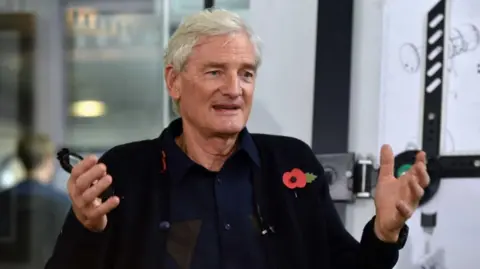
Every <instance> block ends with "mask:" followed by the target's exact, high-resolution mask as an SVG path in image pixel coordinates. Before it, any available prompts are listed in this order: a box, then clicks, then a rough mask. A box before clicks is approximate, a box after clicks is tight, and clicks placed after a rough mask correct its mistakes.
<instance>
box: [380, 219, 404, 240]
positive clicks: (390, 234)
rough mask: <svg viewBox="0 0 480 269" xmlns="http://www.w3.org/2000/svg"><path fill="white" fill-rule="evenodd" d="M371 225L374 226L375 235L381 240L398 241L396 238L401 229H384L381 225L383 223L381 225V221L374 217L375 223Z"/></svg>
mask: <svg viewBox="0 0 480 269" xmlns="http://www.w3.org/2000/svg"><path fill="white" fill-rule="evenodd" d="M373 227H374V228H373V229H374V232H375V235H376V236H377V238H378V239H380V240H381V241H383V242H385V243H396V242H398V238H399V236H400V231H401V230H402V229H399V230H388V229H385V228H384V227H383V225H381V223H380V222H379V221H378V219H375V223H374V226H373Z"/></svg>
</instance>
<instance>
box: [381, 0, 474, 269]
mask: <svg viewBox="0 0 480 269" xmlns="http://www.w3.org/2000/svg"><path fill="white" fill-rule="evenodd" d="M447 1H448V2H449V4H450V8H449V12H448V20H446V22H445V23H446V27H447V31H446V33H448V34H447V35H445V38H446V50H445V54H444V56H445V58H444V62H443V64H444V66H442V67H443V68H444V70H445V71H447V72H445V74H444V77H443V81H442V82H443V85H444V88H443V103H442V106H443V110H442V116H441V119H442V121H441V123H442V124H441V143H440V144H441V147H440V151H441V154H440V155H442V156H455V155H459V156H463V155H480V86H479V85H480V1H478V0H458V1H452V0H447ZM437 2H438V1H437V0H423V1H418V0H389V1H386V2H385V3H386V4H385V6H384V17H383V23H384V27H383V34H382V38H383V43H382V50H383V51H382V71H381V72H382V73H381V100H380V126H379V141H378V142H379V143H378V146H379V147H380V146H381V145H382V144H384V143H388V144H390V145H391V146H392V148H393V150H394V152H395V154H398V153H401V152H403V151H405V150H412V149H420V148H421V147H422V127H423V120H422V119H423V101H424V93H423V91H424V87H425V86H424V76H425V66H426V63H425V61H426V56H427V55H425V53H426V50H427V49H426V48H427V43H426V42H428V40H427V38H426V26H427V25H426V23H427V20H426V18H427V14H428V12H429V11H430V10H431V9H432V7H434V6H435V5H436V3H437ZM479 194H480V179H479V178H467V177H463V178H454V179H452V178H449V179H445V180H443V179H442V180H441V185H440V187H439V189H438V192H437V193H436V194H435V196H434V197H433V198H432V199H431V200H430V201H429V202H427V203H426V204H425V205H423V206H422V207H420V208H419V210H417V211H416V212H415V213H414V215H413V216H412V218H411V219H410V220H409V221H408V225H409V227H410V236H409V239H408V241H407V244H406V246H405V248H404V249H403V250H402V251H401V252H400V259H399V262H398V264H397V266H396V267H395V268H396V269H457V268H461V269H478V268H479V266H478V265H479V264H480V255H478V251H475V249H476V247H477V246H478V242H479V241H480V235H479V234H478V227H480V213H479V212H480V211H478V204H480V195H479Z"/></svg>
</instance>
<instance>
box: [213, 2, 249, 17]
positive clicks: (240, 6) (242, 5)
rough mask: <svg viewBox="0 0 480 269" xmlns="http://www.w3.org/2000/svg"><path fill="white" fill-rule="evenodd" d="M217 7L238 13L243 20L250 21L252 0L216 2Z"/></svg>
mask: <svg viewBox="0 0 480 269" xmlns="http://www.w3.org/2000/svg"><path fill="white" fill-rule="evenodd" d="M215 7H217V8H224V9H228V10H231V11H233V12H236V13H238V14H239V15H240V16H242V18H243V19H245V20H247V21H248V10H249V9H250V0H216V1H215Z"/></svg>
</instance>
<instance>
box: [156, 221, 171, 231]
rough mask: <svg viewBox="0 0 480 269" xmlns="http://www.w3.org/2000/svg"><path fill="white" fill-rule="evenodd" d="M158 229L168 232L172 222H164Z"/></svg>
mask: <svg viewBox="0 0 480 269" xmlns="http://www.w3.org/2000/svg"><path fill="white" fill-rule="evenodd" d="M158 228H160V230H162V231H167V230H168V229H170V222H168V221H162V222H160V224H159V225H158Z"/></svg>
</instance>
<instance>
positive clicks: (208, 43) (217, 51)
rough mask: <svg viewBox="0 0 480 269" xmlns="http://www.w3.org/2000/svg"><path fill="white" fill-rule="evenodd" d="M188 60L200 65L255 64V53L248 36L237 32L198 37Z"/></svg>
mask: <svg viewBox="0 0 480 269" xmlns="http://www.w3.org/2000/svg"><path fill="white" fill-rule="evenodd" d="M188 61H191V62H192V63H195V64H201V65H216V66H221V65H223V66H225V65H228V64H241V65H247V66H255V63H256V55H255V49H254V47H253V44H252V42H251V41H250V39H249V38H248V36H247V35H246V34H241V33H238V34H229V35H219V36H209V37H206V36H205V37H201V38H199V40H198V42H197V44H196V45H195V46H194V47H193V50H192V53H191V55H190V57H189V60H188Z"/></svg>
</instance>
